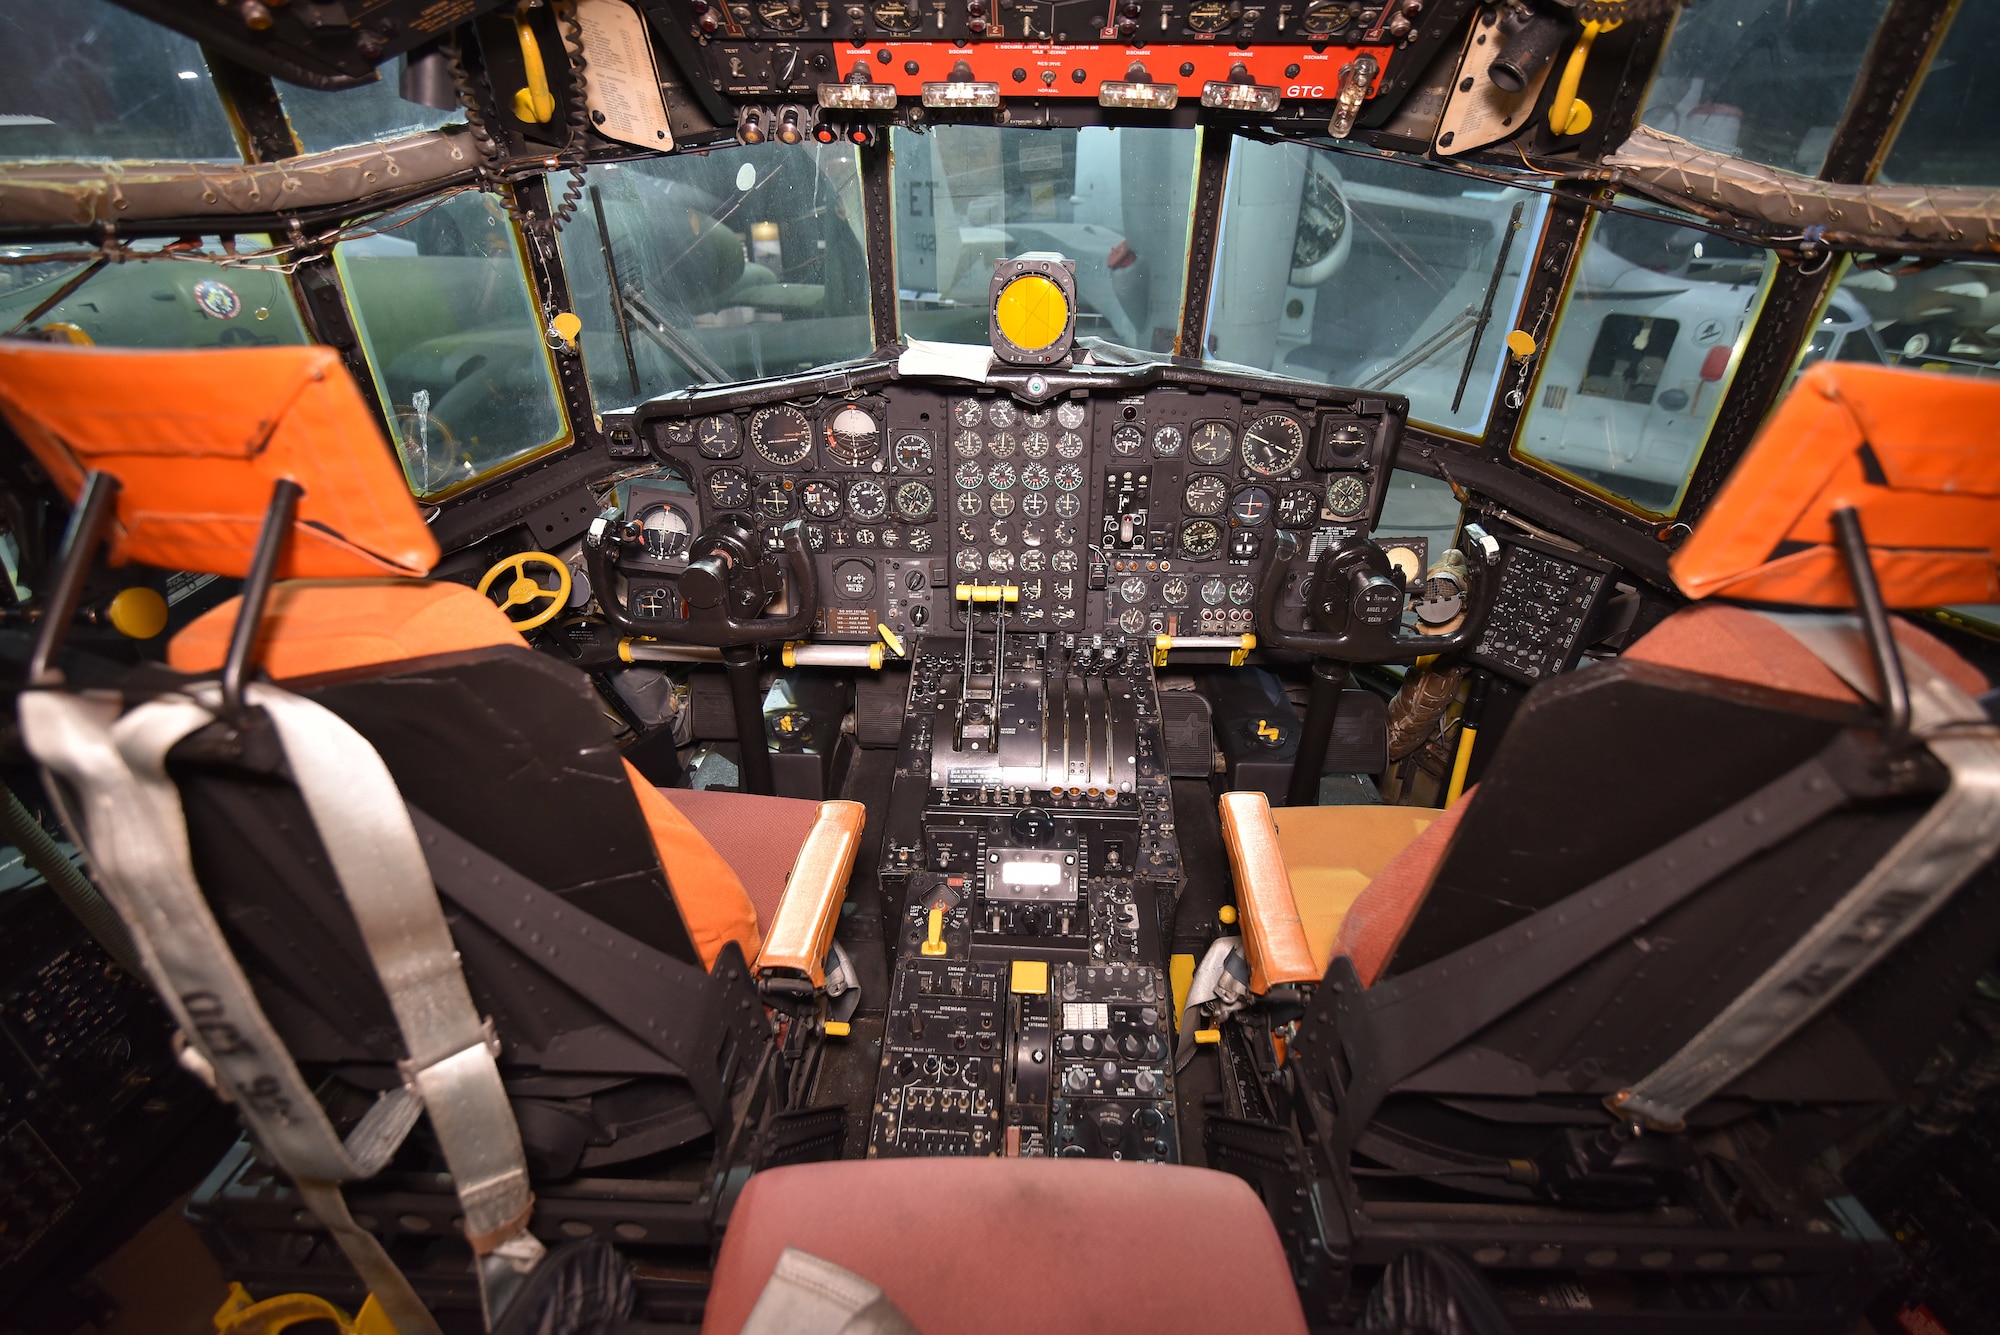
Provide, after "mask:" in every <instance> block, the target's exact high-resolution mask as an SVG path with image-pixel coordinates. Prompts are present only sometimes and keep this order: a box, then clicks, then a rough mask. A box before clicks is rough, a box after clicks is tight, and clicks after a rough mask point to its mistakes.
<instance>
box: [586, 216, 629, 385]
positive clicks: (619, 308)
mask: <svg viewBox="0 0 2000 1335" xmlns="http://www.w3.org/2000/svg"><path fill="white" fill-rule="evenodd" d="M590 211H591V212H592V213H593V214H595V215H596V216H597V244H598V245H600V246H602V247H604V273H605V276H606V277H607V278H609V279H610V280H611V284H610V286H611V318H612V319H614V320H616V321H617V322H618V341H619V343H620V344H622V345H623V346H624V348H625V374H626V375H628V376H630V377H631V379H632V397H633V398H637V397H639V360H638V358H636V357H634V356H633V355H632V331H631V329H630V328H628V327H627V325H626V323H625V292H624V289H623V288H622V287H620V286H619V282H618V261H617V259H616V258H615V257H614V256H613V255H612V253H611V229H610V228H609V227H606V226H605V225H604V200H603V199H602V198H601V197H599V195H598V193H597V187H596V186H592V187H590Z"/></svg>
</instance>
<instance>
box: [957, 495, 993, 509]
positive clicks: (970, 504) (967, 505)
mask: <svg viewBox="0 0 2000 1335" xmlns="http://www.w3.org/2000/svg"><path fill="white" fill-rule="evenodd" d="M957 505H958V512H959V513H960V514H962V515H976V514H978V513H980V512H981V511H983V510H984V509H985V508H986V502H985V501H983V500H981V499H979V493H978V492H976V491H961V492H960V493H958V501H957Z"/></svg>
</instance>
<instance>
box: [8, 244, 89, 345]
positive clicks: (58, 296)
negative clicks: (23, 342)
mask: <svg viewBox="0 0 2000 1335" xmlns="http://www.w3.org/2000/svg"><path fill="white" fill-rule="evenodd" d="M110 262H111V261H110V259H109V258H108V257H107V256H104V255H99V256H98V257H97V258H96V259H94V260H92V261H91V262H90V263H88V264H86V265H84V266H83V267H82V268H81V269H78V270H77V271H76V272H75V273H73V274H71V275H70V276H69V277H68V278H67V279H65V280H64V282H63V284H62V286H60V287H58V288H57V289H56V290H55V291H54V292H51V293H50V294H49V295H48V297H47V298H45V299H44V300H42V301H40V302H37V303H36V304H35V309H33V310H31V311H29V312H28V313H27V314H26V315H24V316H22V317H21V319H20V322H19V323H17V324H16V325H15V326H14V327H13V328H12V329H9V330H8V331H7V332H8V333H9V334H18V333H20V332H21V331H22V330H23V329H26V328H27V327H28V326H29V325H31V324H33V323H34V322H35V321H37V320H39V319H41V318H42V317H43V316H44V315H47V314H48V313H49V312H50V311H52V310H54V309H55V308H56V307H58V306H60V305H62V304H63V303H64V302H65V301H68V300H69V299H70V295H71V294H72V293H74V292H75V291H76V290H77V289H78V288H80V287H82V286H83V285H84V284H85V283H87V282H89V281H90V280H91V279H92V278H94V277H96V276H97V271H98V270H99V269H102V268H103V267H104V266H105V265H107V264H109V263H110Z"/></svg>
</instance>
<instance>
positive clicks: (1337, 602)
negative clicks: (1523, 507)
mask: <svg viewBox="0 0 2000 1335" xmlns="http://www.w3.org/2000/svg"><path fill="white" fill-rule="evenodd" d="M1463 543H1464V549H1465V550H1466V551H1467V552H1468V553H1469V554H1470V557H1471V559H1470V560H1468V561H1467V562H1466V582H1467V585H1468V587H1467V589H1466V591H1465V614H1464V619H1463V620H1462V621H1461V622H1460V623H1459V624H1458V625H1457V626H1456V627H1455V628H1453V629H1451V630H1449V631H1447V632H1445V633H1442V634H1429V635H1423V634H1417V635H1413V634H1409V633H1407V632H1405V631H1404V629H1403V606H1404V602H1405V600H1406V598H1407V596H1408V594H1409V592H1410V590H1409V589H1408V588H1407V586H1406V584H1405V581H1404V579H1403V576H1402V575H1401V574H1400V572H1398V571H1397V570H1396V567H1395V566H1394V565H1393V564H1392V563H1391V562H1390V560H1389V557H1388V554H1387V553H1386V552H1384V551H1383V550H1382V549H1381V548H1380V547H1378V546H1376V545H1375V544H1374V543H1373V542H1371V541H1369V540H1368V539H1367V538H1363V537H1349V538H1342V539H1339V540H1338V541H1336V542H1334V543H1332V544H1331V545H1329V546H1328V547H1327V549H1326V550H1325V551H1324V552H1322V553H1321V554H1320V558H1319V562H1318V564H1317V565H1315V566H1314V567H1313V573H1312V575H1311V577H1310V578H1309V580H1308V581H1307V583H1306V587H1305V597H1306V615H1305V620H1306V626H1305V628H1302V629H1299V630H1288V629H1286V628H1285V627H1284V625H1283V624H1282V623H1280V621H1279V620H1278V616H1277V612H1278V594H1279V592H1280V591H1281V590H1282V589H1284V588H1285V587H1286V585H1288V584H1289V583H1290V582H1291V581H1292V579H1293V573H1292V572H1293V568H1294V567H1295V566H1296V565H1297V563H1298V555H1299V549H1298V544H1297V543H1295V542H1291V541H1289V540H1281V541H1279V542H1275V543H1272V544H1271V546H1270V548H1269V550H1268V552H1267V554H1266V555H1265V558H1264V568H1263V570H1262V572H1261V574H1260V577H1259V579H1258V588H1259V595H1258V603H1259V605H1258V608H1257V624H1258V626H1259V627H1260V628H1261V632H1262V635H1263V640H1264V643H1265V645H1267V646H1268V647H1271V648H1274V649H1285V650H1290V651H1292V652H1294V653H1304V654H1309V655H1311V656H1312V693H1311V694H1310V695H1309V696H1308V697H1307V700H1306V718H1305V725H1304V728H1303V731H1302V732H1301V735H1300V737H1299V752H1298V759H1297V760H1296V761H1294V762H1293V765H1292V782H1291V787H1290V788H1289V789H1288V790H1287V792H1286V794H1285V802H1286V805H1288V806H1295V807H1299V806H1312V805H1314V804H1315V803H1316V802H1317V801H1318V799H1319V773H1320V768H1321V767H1322V766H1323V765H1325V763H1326V749H1327V744H1328V742H1329V741H1331V740H1332V737H1333V720H1334V714H1335V712H1336V711H1337V710H1338V709H1339V707H1340V692H1341V690H1342V689H1343V688H1345V687H1346V685H1347V679H1348V668H1349V666H1350V665H1351V664H1354V663H1414V662H1415V661H1416V660H1417V659H1419V658H1424V657H1428V656H1429V655H1432V654H1442V653H1450V652H1452V651H1453V650H1457V649H1462V648H1464V647H1465V646H1466V645H1469V644H1472V643H1474V642H1475V641H1476V640H1477V639H1478V638H1479V633H1480V631H1482V630H1483V629H1484V628H1485V626H1486V612H1487V608H1488V606H1489V605H1490V604H1491V602H1492V598H1491V592H1492V589H1491V580H1490V578H1489V577H1488V575H1487V574H1486V571H1485V567H1487V566H1491V565H1493V564H1495V563H1496V562H1497V561H1498V560H1499V559H1500V550H1499V544H1498V543H1496V542H1494V540H1493V539H1492V538H1491V537H1490V536H1488V534H1487V533H1486V532H1485V530H1483V529H1481V528H1480V527H1479V525H1477V524H1467V525H1466V526H1465V530H1464V538H1463Z"/></svg>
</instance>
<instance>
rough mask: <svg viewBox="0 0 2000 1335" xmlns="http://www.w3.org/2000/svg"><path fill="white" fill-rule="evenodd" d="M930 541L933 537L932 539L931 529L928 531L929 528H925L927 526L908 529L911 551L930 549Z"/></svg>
mask: <svg viewBox="0 0 2000 1335" xmlns="http://www.w3.org/2000/svg"><path fill="white" fill-rule="evenodd" d="M932 541H933V539H932V537H931V531H930V530H929V529H927V528H913V529H911V530H910V550H911V551H913V552H927V551H929V550H930V549H931V543H932Z"/></svg>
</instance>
